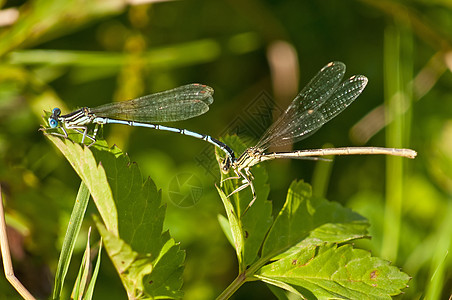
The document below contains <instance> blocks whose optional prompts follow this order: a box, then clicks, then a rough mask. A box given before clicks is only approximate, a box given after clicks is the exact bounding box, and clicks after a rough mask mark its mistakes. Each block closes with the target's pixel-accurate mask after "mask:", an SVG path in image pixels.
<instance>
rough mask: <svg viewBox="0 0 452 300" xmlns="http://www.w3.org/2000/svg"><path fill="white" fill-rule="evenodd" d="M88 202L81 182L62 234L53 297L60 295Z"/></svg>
mask: <svg viewBox="0 0 452 300" xmlns="http://www.w3.org/2000/svg"><path fill="white" fill-rule="evenodd" d="M88 203H89V190H88V188H87V186H86V185H85V184H84V183H83V181H82V183H81V184H80V188H79V190H78V193H77V198H76V200H75V204H74V208H73V209H72V213H71V218H70V219H69V225H68V228H67V230H66V235H65V236H64V241H63V247H62V249H61V253H60V258H59V259H58V267H57V271H56V274H55V285H54V288H53V299H59V298H60V297H61V291H62V289H63V285H64V279H65V277H66V274H67V270H68V268H69V264H70V262H71V258H72V253H73V251H74V246H75V242H76V241H77V237H78V234H79V232H80V227H81V226H82V221H83V218H84V216H85V212H86V207H87V206H88Z"/></svg>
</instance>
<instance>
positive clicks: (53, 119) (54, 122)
mask: <svg viewBox="0 0 452 300" xmlns="http://www.w3.org/2000/svg"><path fill="white" fill-rule="evenodd" d="M60 114H61V110H60V109H59V108H58V107H55V108H54V109H52V115H51V116H50V117H49V120H48V121H49V126H50V128H56V127H57V126H58V117H59V116H60Z"/></svg>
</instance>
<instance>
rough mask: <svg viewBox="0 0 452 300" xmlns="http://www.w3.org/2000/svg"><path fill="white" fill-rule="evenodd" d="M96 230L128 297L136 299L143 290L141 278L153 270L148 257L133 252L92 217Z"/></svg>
mask: <svg viewBox="0 0 452 300" xmlns="http://www.w3.org/2000/svg"><path fill="white" fill-rule="evenodd" d="M94 221H95V222H96V226H97V230H99V232H100V234H101V235H102V239H103V241H104V245H105V249H106V250H107V253H108V256H110V258H111V260H112V262H113V264H114V265H115V268H116V270H117V271H118V272H119V274H120V276H121V280H122V282H123V284H124V286H125V288H126V290H127V294H128V295H129V298H130V297H136V296H138V295H140V294H141V292H140V291H143V290H144V285H143V277H144V276H145V275H147V274H150V273H151V272H152V269H153V265H152V259H151V257H150V255H148V256H146V255H140V254H139V253H138V252H136V251H133V249H132V247H130V246H129V245H128V244H127V243H126V242H125V241H124V240H122V239H120V238H118V237H117V236H115V235H114V234H112V233H111V232H109V231H108V230H107V229H106V228H105V226H104V225H103V224H102V223H101V222H100V221H99V219H98V218H96V217H94Z"/></svg>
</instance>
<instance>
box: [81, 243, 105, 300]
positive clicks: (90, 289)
mask: <svg viewBox="0 0 452 300" xmlns="http://www.w3.org/2000/svg"><path fill="white" fill-rule="evenodd" d="M101 253H102V239H101V240H100V242H99V251H98V253H97V261H96V267H95V268H94V271H93V274H92V275H91V280H90V283H89V285H88V288H87V290H86V293H85V297H84V299H86V300H91V299H92V298H93V293H94V285H95V284H96V281H97V275H98V274H99V269H100V259H101Z"/></svg>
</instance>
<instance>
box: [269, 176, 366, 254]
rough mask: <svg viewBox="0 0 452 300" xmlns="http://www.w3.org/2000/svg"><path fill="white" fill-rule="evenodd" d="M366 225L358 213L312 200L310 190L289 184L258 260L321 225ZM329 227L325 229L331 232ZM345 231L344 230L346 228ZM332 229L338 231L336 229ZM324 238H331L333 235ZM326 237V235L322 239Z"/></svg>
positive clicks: (278, 251) (300, 185) (292, 244)
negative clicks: (280, 208)
mask: <svg viewBox="0 0 452 300" xmlns="http://www.w3.org/2000/svg"><path fill="white" fill-rule="evenodd" d="M363 222H366V221H365V219H364V218H363V217H361V216H360V215H359V214H357V213H354V212H352V211H351V210H350V209H347V208H344V207H342V206H340V205H339V204H338V203H335V202H329V201H327V200H325V199H322V198H313V197H312V192H311V187H310V186H309V185H308V184H306V183H304V182H293V183H292V184H291V186H290V188H289V192H288V194H287V199H286V203H285V204H284V206H283V208H282V210H281V211H280V213H279V214H278V217H277V218H276V220H275V222H274V224H273V226H272V228H271V229H270V231H269V233H268V236H267V238H266V240H265V242H264V245H263V248H262V257H274V256H277V255H279V254H281V253H282V252H284V251H286V250H287V249H289V248H290V247H293V246H294V245H296V244H298V243H299V242H301V241H302V240H303V239H305V238H307V237H308V236H309V234H310V233H311V231H313V230H315V229H317V228H319V227H321V226H322V225H325V224H328V223H330V224H344V223H345V224H346V223H356V224H359V226H362V225H363ZM334 228H335V227H334V226H332V227H330V228H329V230H331V229H334ZM347 228H348V227H347ZM336 230H338V232H340V230H339V227H336ZM328 236H330V237H333V238H334V232H330V233H329V234H328ZM323 238H326V236H323Z"/></svg>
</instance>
